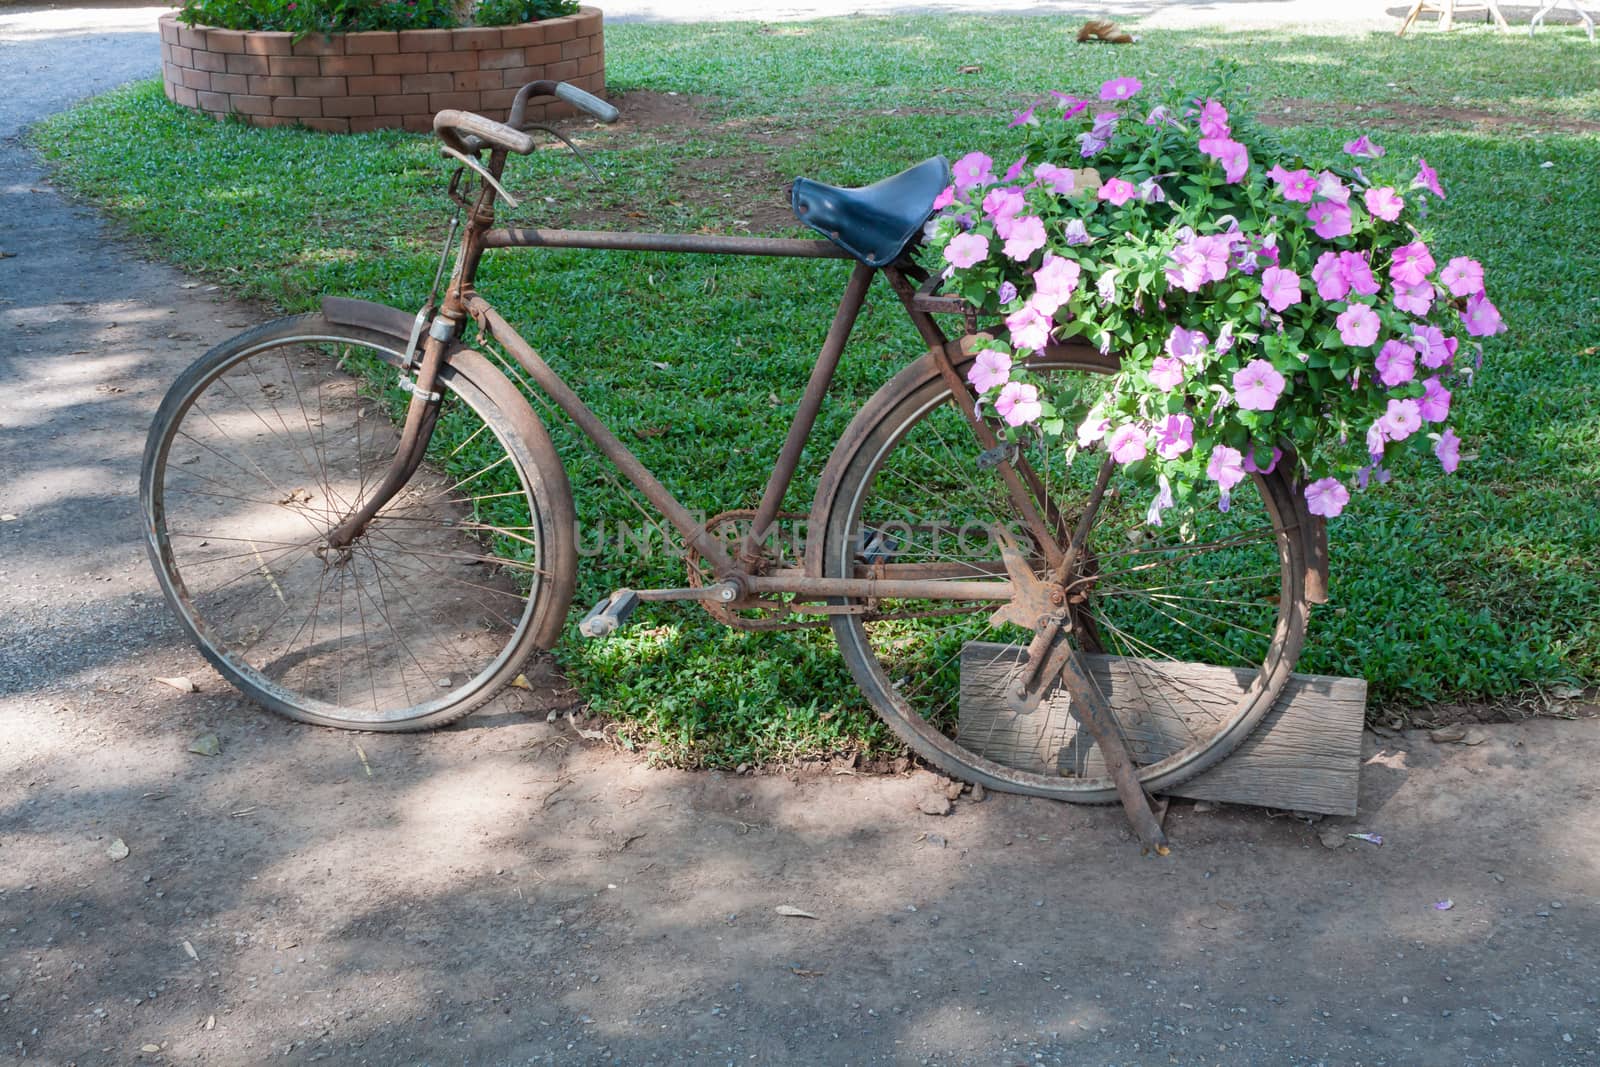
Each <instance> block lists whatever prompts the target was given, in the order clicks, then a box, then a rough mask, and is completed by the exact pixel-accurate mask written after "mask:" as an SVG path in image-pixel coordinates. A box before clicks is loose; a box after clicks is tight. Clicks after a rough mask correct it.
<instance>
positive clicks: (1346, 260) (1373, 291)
mask: <svg viewBox="0 0 1600 1067" xmlns="http://www.w3.org/2000/svg"><path fill="white" fill-rule="evenodd" d="M1339 272H1340V273H1341V274H1343V275H1344V276H1345V279H1346V280H1347V281H1349V283H1350V291H1351V292H1352V293H1360V294H1361V295H1362V296H1376V295H1377V293H1378V290H1379V288H1380V286H1379V285H1378V279H1376V278H1374V277H1373V276H1372V266H1371V265H1370V264H1369V263H1367V257H1366V256H1363V255H1362V254H1361V253H1360V252H1340V253H1339Z"/></svg>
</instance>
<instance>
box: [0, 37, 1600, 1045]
mask: <svg viewBox="0 0 1600 1067" xmlns="http://www.w3.org/2000/svg"><path fill="white" fill-rule="evenodd" d="M118 14H119V15H120V14H121V13H120V12H119V13H118ZM154 54H155V47H154V44H153V41H152V40H151V39H149V37H148V35H140V34H130V35H127V36H122V35H107V34H93V35H89V36H80V37H74V36H63V35H60V34H59V33H39V34H35V35H33V36H32V37H31V38H30V39H29V40H28V42H27V43H26V45H25V46H24V45H18V44H16V43H11V42H5V41H0V139H3V143H0V250H4V251H9V252H15V253H17V255H16V256H15V257H14V258H9V259H3V260H0V380H3V381H4V382H5V388H4V390H0V513H4V514H5V515H6V516H8V517H9V516H13V515H14V516H15V518H14V519H12V518H8V519H7V520H6V521H4V522H3V523H0V1062H11V1061H12V1060H16V1061H17V1062H22V1063H42V1064H69V1063H76V1064H81V1065H87V1064H121V1063H132V1062H147V1063H159V1062H183V1063H203V1064H246V1063H260V1062H264V1061H266V1060H269V1059H271V1060H274V1061H282V1062H289V1063H300V1062H311V1061H315V1060H319V1059H327V1060H330V1061H332V1062H335V1063H375V1064H413V1063H415V1064H422V1063H428V1064H443V1063H471V1064H509V1063H552V1064H563V1065H568V1064H639V1063H707V1064H712V1063H714V1064H733V1063H739V1064H746V1063H826V1064H861V1063H908V1064H922V1063H937V1064H963V1063H964V1064H975V1065H984V1067H990V1065H995V1064H1008V1065H1009V1064H1081V1063H1117V1064H1168V1063H1184V1064H1191V1063H1225V1064H1235V1063H1273V1064H1300V1063H1307V1064H1309V1063H1357V1062H1359V1063H1368V1064H1378V1063H1396V1064H1398V1063H1405V1064H1450V1065H1460V1064H1489V1063H1517V1064H1575V1063H1590V1062H1594V1061H1595V1059H1596V1058H1597V1057H1600V1030H1597V1020H1600V993H1597V991H1600V950H1597V946H1600V902H1597V899H1596V886H1597V885H1600V789H1597V785H1596V776H1595V773H1594V770H1593V768H1594V767H1595V766H1596V765H1597V764H1600V729H1597V727H1596V724H1595V723H1594V722H1592V721H1591V722H1551V721H1540V722H1533V723H1528V724H1524V725H1514V726H1504V727H1490V728H1484V732H1485V735H1486V737H1487V740H1486V741H1485V742H1484V743H1483V744H1481V745H1477V746H1475V747H1464V746H1441V745H1435V744H1433V743H1431V742H1429V741H1428V740H1427V739H1426V737H1425V736H1422V735H1411V736H1407V737H1405V738H1401V739H1395V740H1390V741H1386V742H1382V743H1381V746H1380V743H1379V742H1378V740H1377V739H1370V741H1369V756H1370V758H1369V760H1368V763H1367V766H1366V768H1365V770H1364V773H1363V804H1362V815H1361V817H1360V818H1359V819H1357V820H1351V821H1348V822H1344V821H1339V822H1337V825H1336V826H1335V827H1334V828H1336V829H1339V830H1343V831H1346V832H1353V831H1357V830H1368V831H1375V832H1378V833H1381V834H1382V835H1383V838H1384V843H1383V844H1382V846H1375V845H1370V844H1366V843H1362V842H1358V841H1353V840H1350V839H1348V838H1339V837H1337V836H1332V835H1330V837H1329V840H1330V841H1334V842H1340V841H1342V842H1343V843H1342V846H1341V847H1339V848H1337V849H1329V848H1327V847H1325V846H1324V844H1322V843H1321V842H1320V839H1319V834H1320V833H1322V832H1325V831H1327V830H1328V829H1329V828H1330V824H1328V823H1323V824H1321V825H1318V826H1308V825H1306V824H1305V823H1303V822H1299V821H1296V820H1294V819H1292V818H1288V817H1282V818H1271V817H1268V816H1267V815H1266V814H1265V813H1261V812H1256V811H1246V810H1237V809H1224V810H1222V811H1219V812H1215V813H1210V814H1201V813H1197V812H1196V811H1195V810H1194V808H1193V806H1192V805H1187V804H1184V805H1179V806H1177V807H1175V808H1174V811H1173V813H1172V815H1171V816H1170V819H1169V830H1170V832H1171V834H1172V836H1173V838H1174V840H1175V843H1176V846H1177V848H1176V851H1175V852H1174V854H1173V856H1172V857H1170V858H1169V859H1166V860H1154V859H1141V858H1140V857H1139V854H1138V850H1137V848H1136V847H1135V846H1134V845H1133V844H1132V843H1131V842H1130V841H1129V839H1128V835H1127V833H1126V832H1125V830H1124V828H1123V825H1122V822H1121V819H1120V817H1119V815H1118V814H1117V813H1116V812H1114V811H1111V810H1105V809H1094V810H1082V809H1071V808H1065V807H1059V806H1054V805H1050V804H1045V803H1041V802H1031V801H1025V800H1020V799H1016V798H1010V797H1002V796H994V795H991V796H990V797H989V798H987V799H985V800H984V801H983V802H982V803H972V802H971V801H970V800H969V799H963V800H962V801H959V802H958V803H957V805H956V807H955V811H954V813H953V814H952V815H950V816H948V817H945V818H935V817H931V816H926V815H923V814H921V813H919V812H918V811H917V808H916V803H917V801H918V799H920V797H921V796H923V795H925V794H926V792H927V791H929V790H931V789H935V788H937V787H938V786H937V783H936V782H934V781H933V779H932V777H931V776H929V775H925V774H913V775H908V776H903V777H897V778H896V777H890V778H867V777H856V776H852V775H849V774H834V773H830V772H826V771H824V772H817V773H813V774H810V775H807V776H796V777H794V778H789V777H762V778H739V777H731V776H724V775H720V774H699V775H696V774H684V773H677V772H667V771H658V770H652V769H649V768H647V767H644V766H642V765H640V764H639V763H638V762H636V761H634V760H632V759H629V758H625V757H622V756H619V755H616V754H613V753H611V752H609V751H608V750H606V749H604V748H603V747H600V746H598V745H596V744H595V743H594V742H592V741H588V740H585V739H584V738H582V737H580V736H579V735H578V734H576V733H575V732H574V730H573V729H572V728H571V727H570V726H567V725H565V724H560V725H551V724H547V723H545V722H544V721H543V718H544V717H543V715H542V714H540V708H541V706H540V705H537V704H536V705H535V706H534V707H533V708H532V709H530V710H525V711H518V712H503V713H500V714H498V715H493V716H478V717H474V718H472V719H469V720H467V721H466V722H465V723H464V724H462V725H460V726H459V727H457V728H453V729H450V730H447V731H443V732H440V733H437V734H430V735H423V736H407V737H379V736H365V735H350V734H339V733H333V732H329V731H321V730H313V729H308V728H304V727H297V726H294V725H291V724H288V723H284V722H280V721H278V720H276V719H274V718H271V717H270V716H268V715H266V714H265V713H262V712H259V711H257V710H255V709H253V708H251V707H249V706H246V705H244V704H243V703H241V702H240V701H239V700H237V699H236V698H235V697H234V696H233V695H232V694H231V693H230V692H229V691H227V690H226V689H224V688H223V687H222V686H221V684H220V682H218V681H217V680H216V678H215V677H214V676H213V675H211V674H210V673H209V672H208V671H207V670H205V669H204V668H203V666H202V664H201V662H200V660H199V657H198V656H197V655H196V654H194V653H193V652H191V651H190V650H189V649H188V648H187V647H186V646H185V645H184V644H183V643H182V642H181V641H180V639H179V637H178V635H177V633H176V631H175V629H174V627H173V626H172V625H171V624H170V623H169V622H168V620H167V616H166V613H165V611H164V610H163V608H162V607H161V605H160V604H159V601H158V598H157V596H156V593H155V588H154V583H153V581H152V579H151V578H150V576H149V574H148V571H147V568H146V565H145V563H144V559H143V555H142V552H141V550H140V548H139V546H138V543H137V535H138V526H137V521H136V519H135V515H134V507H133V492H134V484H135V477H136V472H137V464H138V457H139V450H140V446H141V443H142V439H143V433H144V428H145V426H146V424H147V422H148V419H149V416H150V414H151V412H152V411H153V410H154V408H155V405H156V403H157V400H158V397H159V393H160V390H161V389H162V387H163V384H164V383H165V382H166V381H167V380H169V379H170V378H171V377H172V376H173V375H174V374H175V373H176V372H177V370H178V369H179V368H180V367H181V366H182V365H183V364H184V363H186V362H187V361H188V360H189V359H190V358H192V356H193V355H194V354H195V353H196V352H198V351H200V350H201V349H203V348H204V347H205V346H206V345H207V344H209V343H211V342H212V341H214V340H216V339H217V338H219V337H221V336H223V335H225V334H226V333H228V332H229V331H231V330H232V329H233V328H235V327H237V326H239V325H241V324H243V323H244V322H246V321H248V320H250V319H251V318H252V317H253V316H252V313H251V312H249V311H247V310H245V309H241V308H239V307H237V306H235V305H232V304H229V303H227V302H225V301H222V300H220V299H219V298H218V297H217V295H216V294H215V293H212V292H209V291H207V289H206V287H205V285H204V284H200V283H196V282H194V281H193V280H191V279H187V278H185V277H184V276H183V275H181V274H177V273H175V272H173V271H171V270H169V269H167V268H165V267H161V266H157V265H153V264H151V263H148V262H146V261H144V260H142V259H141V258H139V256H138V254H137V251H136V250H135V249H133V248H131V247H130V246H128V245H127V244H126V243H122V242H119V241H117V240H115V239H114V238H112V237H111V236H109V235H108V234H107V232H106V231H105V229H104V227H103V226H102V225H101V223H100V222H99V221H98V220H97V219H96V218H95V217H94V216H93V215H91V214H89V213H88V212H86V211H84V210H81V209H79V208H77V207H74V206H73V205H70V204H68V203H66V202H64V201H63V200H62V199H61V198H60V197H59V196H57V195H56V194H55V193H54V192H53V191H52V190H51V189H50V188H49V186H48V184H47V183H46V182H45V179H44V178H43V176H42V175H41V173H40V171H39V169H38V166H37V164H36V162H35V161H34V160H33V159H32V158H31V157H30V156H29V155H28V153H27V152H26V151H25V150H24V149H23V148H22V147H21V146H20V145H19V144H18V142H17V141H16V140H15V135H16V133H17V132H18V130H19V129H20V128H21V127H22V126H23V125H24V124H25V123H26V122H28V121H31V120H32V119H33V118H35V117H37V116H39V115H41V114H43V113H45V112H46V111H48V110H50V109H53V108H56V107H59V106H63V105H64V104H66V103H67V102H68V98H67V94H65V93H64V92H63V90H62V89H61V88H60V86H61V85H62V84H64V83H65V81H66V75H67V73H68V72H71V73H72V74H73V75H74V80H73V84H75V85H79V86H84V87H85V88H96V87H99V86H102V85H110V84H113V83H115V82H116V81H119V80H122V79H123V78H126V77H129V76H134V75H138V74H140V73H142V72H143V71H144V70H146V69H148V68H149V66H150V65H151V63H152V62H153V58H152V57H153V56H154ZM84 71H92V72H93V83H92V84H89V85H85V83H84V82H83V80H82V78H83V72H84ZM45 232H48V233H49V234H50V243H49V244H45V243H42V242H40V241H39V240H38V238H37V235H38V234H40V233H45ZM172 675H187V676H189V677H191V678H194V679H196V680H198V681H199V683H200V686H201V691H200V692H199V693H196V694H181V693H179V692H177V691H176V690H174V689H171V688H168V687H166V686H163V685H162V684H160V683H158V682H155V681H154V680H153V679H155V678H156V677H158V676H172ZM206 733H215V734H216V735H217V737H218V738H219V739H220V743H221V752H220V754H219V755H216V756H213V757H206V756H200V755H194V754H191V753H189V752H188V751H187V748H188V745H189V744H190V742H191V741H193V740H194V739H195V738H196V737H198V736H200V735H202V734H206ZM119 842H120V843H121V846H122V847H125V848H126V850H127V853H126V855H125V857H123V858H115V856H120V855H122V847H118V843H119ZM114 854H115V855H114ZM1445 900H1449V901H1452V902H1453V906H1452V907H1450V908H1449V909H1448V910H1439V909H1438V908H1437V907H1436V905H1437V904H1439V903H1440V902H1442V901H1445ZM781 905H787V906H791V907H795V908H799V909H802V910H804V911H807V912H810V913H811V914H813V915H815V916H816V918H803V917H784V916H781V915H779V914H777V913H776V911H775V909H776V908H778V907H779V906H781ZM147 1049H154V1050H155V1051H142V1050H147Z"/></svg>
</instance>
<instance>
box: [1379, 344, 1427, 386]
mask: <svg viewBox="0 0 1600 1067" xmlns="http://www.w3.org/2000/svg"><path fill="white" fill-rule="evenodd" d="M1377 367H1378V380H1379V381H1380V382H1382V383H1383V384H1384V385H1386V386H1388V387H1389V388H1390V389H1393V388H1394V387H1395V386H1397V385H1404V384H1406V383H1407V382H1409V381H1411V380H1412V379H1413V378H1415V377H1416V376H1417V350H1416V349H1414V348H1412V347H1411V346H1410V345H1408V344H1406V343H1404V342H1403V341H1385V342H1384V343H1383V348H1381V349H1379V351H1378V363H1377Z"/></svg>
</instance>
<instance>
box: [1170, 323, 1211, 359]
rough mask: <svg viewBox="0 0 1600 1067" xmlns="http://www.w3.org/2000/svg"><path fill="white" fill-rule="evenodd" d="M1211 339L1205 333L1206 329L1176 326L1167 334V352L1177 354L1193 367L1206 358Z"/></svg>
mask: <svg viewBox="0 0 1600 1067" xmlns="http://www.w3.org/2000/svg"><path fill="white" fill-rule="evenodd" d="M1210 343H1211V339H1210V338H1208V337H1207V336H1206V335H1205V331H1204V330H1186V329H1184V328H1183V327H1182V326H1174V327H1173V328H1172V332H1171V333H1170V334H1168V335H1167V345H1166V348H1167V354H1168V355H1173V356H1177V357H1178V358H1179V359H1181V360H1183V362H1184V363H1186V364H1188V365H1189V366H1191V367H1193V366H1195V365H1196V364H1198V363H1199V362H1200V360H1201V359H1202V358H1204V356H1205V354H1206V347H1207V346H1208V345H1210Z"/></svg>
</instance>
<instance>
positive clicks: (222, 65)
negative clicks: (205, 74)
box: [194, 48, 228, 74]
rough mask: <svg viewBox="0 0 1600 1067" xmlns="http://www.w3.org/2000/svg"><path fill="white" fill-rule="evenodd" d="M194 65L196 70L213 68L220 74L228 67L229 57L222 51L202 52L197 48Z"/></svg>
mask: <svg viewBox="0 0 1600 1067" xmlns="http://www.w3.org/2000/svg"><path fill="white" fill-rule="evenodd" d="M194 66H195V69H196V70H212V71H216V72H217V73H219V74H220V73H222V72H223V71H225V70H227V69H228V57H227V56H225V55H223V54H222V53H221V52H202V51H201V50H200V49H198V48H196V49H195V50H194Z"/></svg>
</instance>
